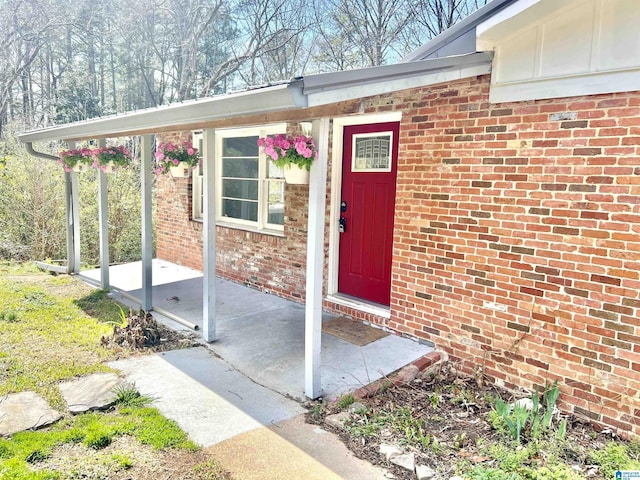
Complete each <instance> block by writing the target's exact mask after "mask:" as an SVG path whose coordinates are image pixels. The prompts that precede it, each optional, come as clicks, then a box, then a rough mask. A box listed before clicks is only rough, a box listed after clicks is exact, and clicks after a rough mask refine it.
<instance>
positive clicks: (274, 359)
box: [83, 260, 433, 400]
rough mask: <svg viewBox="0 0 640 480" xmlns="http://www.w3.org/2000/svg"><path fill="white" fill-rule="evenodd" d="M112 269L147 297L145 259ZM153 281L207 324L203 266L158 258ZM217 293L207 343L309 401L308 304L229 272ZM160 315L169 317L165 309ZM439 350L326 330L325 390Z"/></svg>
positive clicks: (176, 306)
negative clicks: (361, 342)
mask: <svg viewBox="0 0 640 480" xmlns="http://www.w3.org/2000/svg"><path fill="white" fill-rule="evenodd" d="M83 276H86V277H88V278H89V279H91V280H93V281H94V282H95V281H99V279H100V270H99V269H96V270H91V271H86V272H83ZM109 276H110V278H111V285H112V287H113V288H115V289H116V290H121V291H123V292H126V293H128V294H129V295H133V296H135V297H136V298H140V295H141V285H142V266H141V263H140V262H134V263H129V264H123V265H117V266H112V267H110V269H109ZM153 285H154V286H153V305H154V306H155V307H158V308H161V309H164V310H166V311H168V312H170V313H171V314H173V315H176V316H178V317H180V318H183V319H184V320H187V321H188V322H192V323H195V324H197V325H202V273H201V272H198V271H196V270H193V269H190V268H186V267H182V266H180V265H175V264H172V263H170V262H166V261H163V260H154V261H153ZM114 293H115V295H116V296H117V291H116V292H114ZM216 297H217V298H216V317H217V320H216V323H217V326H216V331H217V340H216V341H215V342H213V343H211V344H206V345H207V347H208V348H210V349H211V350H212V351H213V352H215V353H216V354H218V355H220V357H222V358H223V359H224V360H225V361H226V362H228V363H229V364H230V365H232V366H233V368H235V369H237V370H238V371H239V372H242V373H243V374H244V375H246V376H248V377H249V378H251V379H252V380H253V381H254V382H256V383H258V384H260V385H263V386H265V387H266V388H268V389H271V390H274V391H277V392H279V393H281V394H283V395H286V396H289V397H290V398H294V399H298V400H302V399H303V398H304V316H305V311H304V305H301V304H298V303H295V302H292V301H289V300H285V299H282V298H279V297H276V296H275V295H269V294H266V293H263V292H260V291H257V290H254V289H251V288H248V287H245V286H243V285H239V284H236V283H233V282H231V281H228V280H225V279H221V278H217V279H216ZM154 316H155V317H156V318H158V319H159V320H161V321H165V322H166V321H167V319H166V317H163V316H162V315H158V314H157V313H154ZM329 318H332V316H331V315H329V314H326V315H325V319H329ZM167 323H172V322H167ZM172 325H175V323H173V324H172ZM431 351H433V349H432V348H431V347H429V346H427V345H422V344H420V343H418V342H415V341H412V340H409V339H406V338H402V337H399V336H396V335H388V336H386V337H384V338H381V339H379V340H376V341H375V342H372V343H370V344H368V345H365V346H362V347H360V346H357V345H352V344H350V343H348V342H346V341H344V340H342V339H339V338H337V337H334V336H332V335H329V334H326V333H323V334H322V363H321V377H322V391H323V395H324V397H325V398H334V397H337V396H339V395H340V394H342V393H345V392H349V391H353V390H355V389H357V388H359V387H361V386H363V385H366V384H368V383H370V382H373V381H375V380H377V379H380V378H382V377H384V376H386V375H388V374H390V373H391V372H393V371H395V370H397V369H399V368H401V367H403V366H404V365H407V364H409V363H412V362H413V361H415V360H417V359H418V358H420V357H422V356H424V355H426V354H428V353H429V352H431Z"/></svg>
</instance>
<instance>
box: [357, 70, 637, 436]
mask: <svg viewBox="0 0 640 480" xmlns="http://www.w3.org/2000/svg"><path fill="white" fill-rule="evenodd" d="M488 91H489V78H488V77H481V78H474V79H467V80H464V81H458V82H456V83H454V84H450V85H441V86H437V87H432V88H425V89H422V90H413V91H410V92H403V93H401V94H395V95H388V96H384V97H379V98H375V99H370V100H368V101H367V103H366V110H367V111H369V112H374V111H388V110H394V109H398V108H399V109H403V110H404V114H403V120H402V125H401V135H400V136H401V138H400V155H399V157H400V161H399V174H398V190H397V206H396V209H397V217H396V224H395V247H394V261H393V281H392V283H393V287H392V289H393V291H392V300H391V301H392V305H391V310H392V318H391V321H390V326H391V328H393V329H396V330H398V331H400V332H403V333H405V334H409V335H412V336H416V337H419V338H425V339H428V340H431V341H433V342H435V343H436V344H437V345H438V346H439V347H441V348H443V349H444V350H446V351H447V352H448V353H449V354H450V356H451V357H452V358H454V359H456V360H458V361H460V363H461V365H462V367H463V368H464V369H465V370H467V371H475V372H477V373H481V374H484V375H485V376H486V377H488V378H490V379H492V380H497V381H498V382H499V383H502V384H504V385H506V386H509V387H514V386H516V385H517V386H522V387H525V388H532V387H534V386H540V387H544V385H545V383H546V382H553V381H554V380H556V379H557V380H558V382H559V385H560V388H561V391H562V396H561V401H562V406H563V407H564V408H565V409H566V410H569V411H572V412H575V413H576V414H578V415H581V416H586V417H588V418H590V419H592V420H594V421H596V422H599V423H603V424H607V425H609V426H613V427H616V428H618V429H620V430H621V431H628V430H631V431H634V432H635V433H636V434H637V433H640V428H639V427H640V401H639V400H638V396H639V390H640V343H639V333H640V332H639V329H640V328H639V323H640V320H639V317H640V294H639V292H640V93H639V92H634V93H629V94H612V95H599V96H592V97H583V98H567V99H556V100H544V101H536V102H526V103H513V104H500V105H491V104H489V102H488Z"/></svg>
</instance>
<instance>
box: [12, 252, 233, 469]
mask: <svg viewBox="0 0 640 480" xmlns="http://www.w3.org/2000/svg"><path fill="white" fill-rule="evenodd" d="M119 321H120V307H119V305H118V304H117V303H116V302H114V301H113V300H111V299H110V298H109V297H108V295H107V293H106V292H104V291H101V290H96V289H94V288H92V287H90V286H88V285H86V284H84V283H82V282H81V281H79V280H78V279H76V278H73V277H70V276H67V275H60V276H56V275H51V274H47V273H43V272H40V271H39V270H37V269H36V268H35V267H34V266H32V265H30V264H15V263H0V331H1V332H2V334H1V335H0V399H1V398H2V396H3V395H5V394H8V393H17V392H22V391H28V390H30V391H35V392H37V393H38V394H40V395H42V396H43V397H44V398H45V399H46V400H47V401H49V403H50V404H51V405H52V406H53V407H54V408H56V409H58V410H60V411H62V412H65V411H67V410H66V404H65V403H64V400H63V399H62V396H61V394H60V391H59V389H58V384H59V383H60V382H61V381H64V380H68V379H71V378H73V377H77V376H82V375H87V374H90V373H95V372H106V371H111V369H110V368H109V367H107V366H106V364H105V362H107V361H110V360H113V359H115V358H116V356H118V357H122V355H123V352H122V350H119V351H118V352H115V351H114V350H111V349H108V348H105V347H104V346H101V344H100V338H101V336H102V335H105V334H109V333H110V332H111V331H112V330H113V324H114V323H118V322H119ZM162 468H165V469H168V470H169V471H171V472H179V473H178V476H176V477H173V478H185V479H212V480H216V479H227V478H230V477H229V476H228V475H227V474H226V473H225V472H224V471H223V470H222V469H221V468H220V466H219V465H217V464H216V462H215V461H214V460H212V459H210V458H208V457H207V456H206V455H205V454H204V453H202V452H200V451H199V448H198V447H197V446H196V445H195V444H193V443H192V442H191V441H189V440H188V438H187V436H186V434H185V433H184V432H183V431H182V430H180V428H179V427H178V426H177V424H176V423H175V422H173V421H171V420H168V419H166V418H164V417H163V416H162V415H161V414H160V413H159V412H158V411H157V410H156V409H155V408H152V407H150V406H149V401H148V399H145V398H144V397H141V396H139V394H138V393H137V392H136V391H135V389H133V388H132V389H128V390H123V391H120V392H119V402H118V404H117V406H116V407H115V408H114V409H112V410H110V411H108V412H104V413H87V414H82V415H77V416H71V415H69V414H67V415H66V416H65V418H64V419H63V420H62V421H60V422H58V423H57V424H55V425H53V426H51V427H49V428H47V429H43V430H39V431H29V432H22V433H18V434H15V435H13V436H12V437H11V438H9V439H2V438H0V478H2V479H66V478H96V479H111V478H113V479H118V478H141V479H142V478H151V477H153V476H156V475H158V474H160V473H162V471H161V469H162ZM159 469H160V470H159Z"/></svg>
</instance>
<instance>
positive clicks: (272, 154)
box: [264, 145, 280, 160]
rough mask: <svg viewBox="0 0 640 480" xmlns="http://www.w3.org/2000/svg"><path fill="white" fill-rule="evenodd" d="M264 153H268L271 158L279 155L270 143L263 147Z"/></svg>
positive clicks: (276, 158)
mask: <svg viewBox="0 0 640 480" xmlns="http://www.w3.org/2000/svg"><path fill="white" fill-rule="evenodd" d="M264 153H266V154H267V155H269V156H270V157H271V158H273V159H274V160H278V158H279V157H280V156H279V155H278V152H277V151H276V149H275V148H273V147H272V146H271V145H269V146H267V147H265V148H264Z"/></svg>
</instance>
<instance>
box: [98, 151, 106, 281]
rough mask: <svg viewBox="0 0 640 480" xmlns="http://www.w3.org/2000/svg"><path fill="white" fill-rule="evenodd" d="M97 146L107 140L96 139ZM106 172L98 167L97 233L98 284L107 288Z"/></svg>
mask: <svg viewBox="0 0 640 480" xmlns="http://www.w3.org/2000/svg"><path fill="white" fill-rule="evenodd" d="M98 146H99V147H106V146H107V142H106V141H105V140H104V139H102V140H99V141H98ZM107 192H108V186H107V174H106V173H105V172H103V171H102V170H101V169H98V229H99V230H98V234H99V236H100V286H101V287H102V288H109V222H108V211H109V207H108V205H109V200H108V195H107Z"/></svg>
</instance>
